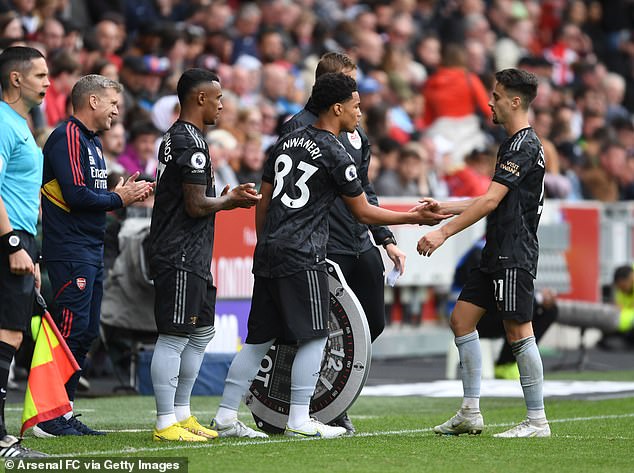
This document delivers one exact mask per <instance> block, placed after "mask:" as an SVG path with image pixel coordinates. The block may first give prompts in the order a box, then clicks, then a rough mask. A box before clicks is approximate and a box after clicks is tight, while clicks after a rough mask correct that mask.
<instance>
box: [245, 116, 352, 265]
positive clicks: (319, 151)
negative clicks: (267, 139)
mask: <svg viewBox="0 0 634 473" xmlns="http://www.w3.org/2000/svg"><path fill="white" fill-rule="evenodd" d="M262 180H263V181H265V182H268V183H270V184H272V185H273V194H272V198H271V202H270V204H269V207H268V210H267V214H266V220H265V223H264V228H263V231H262V234H261V235H258V243H257V246H256V248H255V256H254V261H253V273H254V274H256V275H258V276H265V277H282V276H288V275H290V274H293V273H297V272H299V271H302V270H305V269H318V268H320V267H322V266H323V265H322V264H320V263H323V261H324V259H325V257H326V243H327V241H328V213H329V211H330V208H331V206H332V204H333V202H334V200H335V198H336V197H337V196H338V195H339V194H342V195H347V196H351V197H354V196H357V195H360V194H361V193H362V192H363V188H362V187H361V182H360V181H359V179H358V177H357V169H356V166H355V163H354V160H353V159H352V158H351V157H350V155H349V154H348V153H347V152H346V150H345V149H344V147H343V145H342V144H341V143H340V142H339V141H338V140H337V138H336V137H335V136H334V135H333V134H332V133H330V132H328V131H325V130H321V129H318V128H315V127H313V126H312V125H310V126H308V127H306V128H300V129H298V130H295V131H293V132H291V133H289V134H288V135H286V136H284V137H283V138H282V139H280V140H279V141H278V142H277V143H276V145H275V148H274V149H273V150H272V151H271V153H269V156H268V159H267V161H266V163H265V165H264V172H263V175H262Z"/></svg>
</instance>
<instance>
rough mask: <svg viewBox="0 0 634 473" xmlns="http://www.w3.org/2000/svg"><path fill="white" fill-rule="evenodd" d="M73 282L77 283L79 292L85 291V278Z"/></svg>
mask: <svg viewBox="0 0 634 473" xmlns="http://www.w3.org/2000/svg"><path fill="white" fill-rule="evenodd" d="M75 282H76V283H77V287H78V288H79V290H80V291H83V290H84V289H86V278H77V281H75Z"/></svg>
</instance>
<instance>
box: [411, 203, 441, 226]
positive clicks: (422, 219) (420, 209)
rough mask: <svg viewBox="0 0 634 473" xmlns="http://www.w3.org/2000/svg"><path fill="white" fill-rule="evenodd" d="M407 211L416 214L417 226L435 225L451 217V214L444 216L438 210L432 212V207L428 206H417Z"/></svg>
mask: <svg viewBox="0 0 634 473" xmlns="http://www.w3.org/2000/svg"><path fill="white" fill-rule="evenodd" d="M409 211H410V212H414V213H417V214H418V224H419V225H437V224H439V223H440V222H442V221H443V220H445V219H447V218H449V217H451V216H452V215H451V214H444V213H441V212H439V211H438V210H434V207H433V206H430V205H428V204H419V205H417V206H416V207H413V208H411V209H410V210H409Z"/></svg>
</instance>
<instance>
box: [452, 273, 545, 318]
mask: <svg viewBox="0 0 634 473" xmlns="http://www.w3.org/2000/svg"><path fill="white" fill-rule="evenodd" d="M534 294H535V286H534V280H533V276H531V274H530V273H529V272H528V271H525V270H523V269H520V268H507V269H503V270H500V271H496V272H493V273H485V272H483V271H482V270H480V268H475V269H473V270H471V272H470V273H469V276H468V277H467V282H466V283H465V285H464V288H463V289H462V292H461V293H460V296H459V297H458V300H460V301H465V302H470V303H471V304H474V305H477V306H478V307H482V308H483V309H485V310H486V311H487V314H488V315H494V316H495V317H497V318H498V319H500V320H516V321H517V322H529V321H531V320H533V300H534Z"/></svg>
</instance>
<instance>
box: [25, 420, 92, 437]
mask: <svg viewBox="0 0 634 473" xmlns="http://www.w3.org/2000/svg"><path fill="white" fill-rule="evenodd" d="M33 435H35V436H36V437H39V438H41V439H46V438H51V437H64V436H66V435H83V434H82V433H81V432H79V431H78V430H76V429H75V428H74V427H73V426H72V425H70V424H69V423H68V421H67V420H66V418H65V417H64V416H59V417H55V419H51V420H47V421H46V422H40V423H39V424H37V425H35V426H34V427H33Z"/></svg>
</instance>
